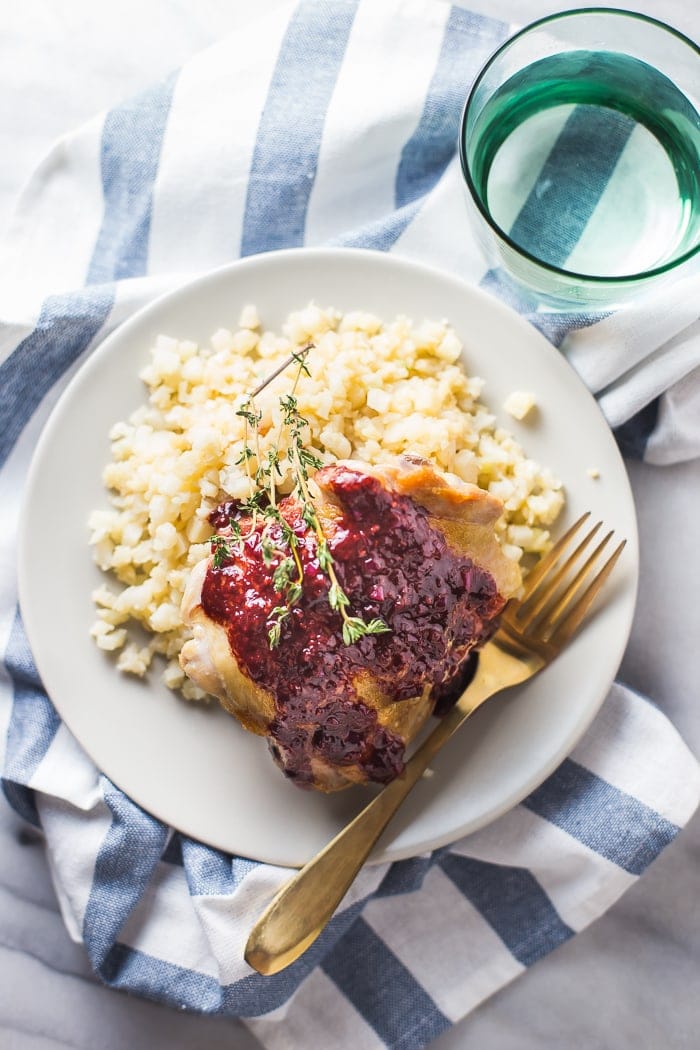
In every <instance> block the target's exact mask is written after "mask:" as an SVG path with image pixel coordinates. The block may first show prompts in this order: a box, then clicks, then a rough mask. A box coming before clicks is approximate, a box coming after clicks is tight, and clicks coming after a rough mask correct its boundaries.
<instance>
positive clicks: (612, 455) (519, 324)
mask: <svg viewBox="0 0 700 1050" xmlns="http://www.w3.org/2000/svg"><path fill="white" fill-rule="evenodd" d="M312 299H313V300H315V301H316V302H318V303H319V304H321V305H326V306H329V305H332V306H335V307H338V308H339V309H342V310H352V309H363V310H369V311H371V312H374V313H376V314H378V315H379V316H380V317H382V318H384V319H387V320H388V319H391V318H393V317H394V316H395V315H396V314H400V313H403V314H408V315H410V316H411V317H412V318H414V319H415V320H419V319H422V318H424V317H426V318H433V319H441V318H448V319H449V320H450V321H451V322H452V324H453V325H454V327H455V329H456V331H457V332H458V334H459V336H460V337H461V339H462V340H463V342H464V345H465V361H466V367H467V369H468V371H469V372H470V373H471V374H476V375H480V376H482V377H483V378H484V379H485V380H486V387H485V392H484V400H485V401H486V403H487V404H488V405H489V406H490V407H491V408H492V409H493V410H494V411H495V412H496V413H497V414H499V418H500V417H501V416H502V413H501V412H500V407H499V406H500V405H501V404H502V403H503V400H504V398H505V397H506V396H507V395H508V394H509V393H510V392H511V391H513V390H529V391H532V392H533V393H534V394H535V396H536V398H537V403H538V405H539V412H538V414H537V418H536V420H535V421H534V422H532V423H528V424H527V425H525V424H518V423H516V422H515V421H514V420H512V419H511V418H510V417H505V418H503V420H502V421H503V423H504V425H505V426H507V427H508V428H509V429H510V430H512V431H513V432H514V433H515V435H516V436H517V437H518V438H519V439H520V440H521V442H522V444H523V445H524V446H525V449H526V451H527V453H528V454H529V455H531V456H533V457H535V458H536V459H538V460H540V461H541V462H542V463H544V464H546V465H548V466H550V467H551V468H552V469H553V471H554V472H555V474H557V475H558V476H559V477H561V478H562V479H563V481H564V483H565V486H566V490H567V500H568V502H567V511H566V517H565V519H564V521H562V523H561V524H562V525H563V524H564V523H565V522H566V521H570V520H571V519H572V518H573V517H575V516H577V515H579V514H580V513H581V512H582V511H583V510H586V509H590V510H591V511H592V512H593V514H594V515H596V516H599V517H601V518H603V519H604V520H605V522H606V523H607V524H608V525H609V526H610V527H611V528H615V529H616V530H617V531H618V532H619V533H620V534H621V535H622V536H626V537H627V540H628V545H627V548H626V550H625V552H624V555H623V558H622V559H621V561H620V563H619V566H618V569H617V570H616V572H615V575H614V577H613V580H612V581H611V586H610V587H609V589H608V600H607V602H606V603H605V604H604V605H601V608H600V610H599V612H598V614H597V616H596V617H595V618H594V619H593V620H592V621H591V623H590V624H589V626H588V627H587V629H586V630H585V632H583V633H582V634H581V635H580V636H579V637H578V638H577V639H576V640H575V642H574V644H572V645H571V646H570V648H569V649H568V650H567V652H566V653H565V654H564V655H563V656H562V657H561V658H560V659H559V660H558V661H557V662H556V663H555V664H554V665H552V666H551V667H550V668H548V669H547V671H546V672H544V673H543V674H542V675H541V676H539V677H538V678H536V679H535V680H534V681H532V682H531V683H529V684H528V685H527V686H525V687H523V688H520V689H518V690H517V691H513V692H512V693H511V694H510V695H509V696H508V697H503V698H500V699H496V700H494V701H492V702H491V703H490V704H487V705H486V707H485V708H484V709H483V710H482V711H480V712H478V713H477V714H476V716H475V717H474V719H473V721H472V722H471V723H470V724H469V725H468V726H467V727H465V729H463V730H462V732H461V734H459V735H458V736H457V737H456V738H455V739H454V740H453V741H452V742H451V744H450V745H449V746H448V747H447V748H445V750H444V751H443V752H442V754H441V755H440V756H439V758H438V760H437V761H436V762H435V763H434V776H433V777H432V778H430V779H425V780H423V781H422V782H421V783H420V784H419V785H418V786H417V787H416V789H415V790H414V792H413V794H412V795H411V796H410V797H409V799H408V800H407V802H406V803H405V805H404V807H403V809H402V811H401V812H400V814H399V815H398V816H397V818H396V820H395V821H394V823H393V825H392V826H391V827H390V828H389V829H388V831H387V833H386V834H385V837H384V839H383V840H382V843H381V844H380V848H379V849H378V850H377V852H376V853H375V855H374V858H373V859H375V860H396V859H399V858H403V857H408V856H413V855H415V854H417V853H420V852H423V851H424V850H428V849H432V848H435V847H437V846H441V845H444V844H446V843H448V842H451V841H454V840H455V839H457V838H459V837H460V836H462V835H464V834H466V833H467V832H470V831H474V830H475V829H476V828H479V827H481V826H483V825H484V824H486V823H487V822H489V821H491V820H493V819H494V818H495V817H497V816H499V815H500V814H502V813H504V812H505V811H506V810H507V809H509V808H510V807H511V806H513V805H514V804H515V803H517V802H518V801H520V800H521V799H522V798H524V797H525V795H527V794H528V793H529V792H530V791H531V790H533V789H534V788H535V787H536V786H537V785H538V784H540V783H541V782H542V780H544V778H545V777H546V776H547V775H548V774H549V773H550V772H551V771H552V770H553V769H554V768H555V767H556V766H557V765H558V763H559V762H560V761H561V760H562V759H563V758H564V757H565V756H566V754H567V753H568V752H569V751H570V750H571V749H572V748H573V747H574V745H575V744H576V742H577V740H578V739H579V737H580V736H581V735H582V733H583V732H584V730H585V729H586V727H587V726H588V724H589V723H590V721H591V719H592V718H593V716H594V715H595V713H596V711H597V710H598V708H599V706H600V704H601V703H602V701H603V699H604V697H605V695H606V693H607V690H608V687H609V686H610V684H611V682H612V679H613V677H614V674H615V672H616V670H617V668H618V665H619V662H620V660H621V658H622V653H623V650H624V646H625V643H626V641H627V637H628V634H629V630H630V626H631V621H632V613H633V609H634V602H635V595H636V583H637V568H638V559H637V533H636V521H635V513H634V505H633V502H632V496H631V492H630V488H629V483H628V480H627V475H626V472H625V468H624V465H623V463H622V460H621V458H620V455H619V453H618V450H617V447H616V445H615V442H614V440H613V438H612V436H611V434H610V431H609V429H608V427H607V425H606V423H605V422H604V420H603V418H602V416H601V415H600V412H599V410H598V408H597V406H596V404H595V402H594V400H593V398H592V397H591V396H590V394H589V393H588V391H587V390H586V389H585V387H584V386H583V385H582V383H581V382H580V381H579V379H578V378H577V377H576V375H575V374H574V372H573V371H572V370H571V369H570V367H569V366H568V365H567V363H566V361H565V360H564V359H563V357H562V356H561V355H560V354H559V353H558V352H557V351H556V350H555V349H554V348H553V347H552V346H551V345H550V344H549V343H548V342H547V341H546V340H545V339H544V338H543V337H542V336H541V335H540V334H539V333H538V332H536V331H535V329H533V328H532V327H531V326H530V325H529V324H527V323H526V322H525V321H524V320H522V319H521V318H520V317H518V316H517V315H516V314H515V313H513V312H512V311H510V310H509V309H507V308H506V307H505V306H503V305H501V304H500V303H499V302H497V301H496V300H495V299H493V298H491V297H490V296H488V295H486V294H484V293H483V292H480V291H478V290H476V289H474V288H471V287H469V286H467V285H465V284H463V283H462V282H461V281H459V280H457V279H455V278H453V277H451V276H449V275H446V274H443V273H440V272H438V271H436V270H432V269H428V268H426V267H423V266H419V265H416V264H414V263H411V262H407V261H404V260H400V259H396V258H393V257H390V256H386V255H381V254H379V253H376V252H364V251H352V250H343V249H337V250H333V249H330V250H325V249H318V250H314V249H309V250H298V251H287V252H274V253H270V254H267V255H262V256H256V257H252V258H249V259H246V260H243V261H241V262H237V263H234V264H232V265H230V266H227V267H224V268H223V269H220V270H217V271H215V272H214V273H211V274H208V275H206V276H205V277H202V278H200V279H199V280H197V281H195V282H193V283H192V284H189V285H187V286H186V287H184V288H181V289H179V290H177V291H176V292H174V293H171V294H169V295H167V296H165V297H164V298H162V299H160V300H159V301H157V302H155V303H153V304H152V305H151V306H149V307H148V308H146V309H145V310H142V311H141V312H140V313H139V314H137V315H136V316H134V317H133V318H132V319H131V320H129V321H128V322H127V323H126V324H124V325H122V326H121V327H120V328H119V329H118V330H117V331H116V332H115V333H114V334H113V335H111V336H110V337H109V338H108V339H106V340H105V342H104V343H103V344H102V345H101V346H100V347H99V349H97V350H96V351H95V353H94V354H92V356H91V357H90V358H89V360H88V361H87V362H86V364H85V365H84V366H83V367H82V368H81V369H80V371H79V372H78V374H77V375H76V376H75V378H74V379H73V381H72V382H71V384H70V386H69V387H68V388H67V390H66V392H65V393H64V395H63V397H62V398H61V400H60V402H59V403H58V405H57V407H56V409H55V410H54V413H53V415H52V416H51V419H50V421H49V423H48V425H47V426H46V429H45V430H44V432H43V435H42V437H41V440H40V442H39V446H38V448H37V451H36V454H35V458H34V462H33V465H32V469H31V473H30V477H29V482H28V491H27V498H26V505H25V511H24V521H23V525H22V530H21V535H22V542H21V550H20V596H21V607H22V614H23V616H24V620H25V624H26V628H27V631H28V634H29V639H30V641H31V645H32V648H33V651H34V655H35V657H36V661H37V664H38V667H39V671H40V673H41V676H42V679H43V681H44V684H45V686H46V689H47V690H48V692H49V695H50V696H51V698H52V700H53V702H54V704H55V705H56V707H57V709H58V711H59V713H60V715H61V717H62V718H63V719H64V720H65V722H66V723H67V725H68V727H69V728H70V729H71V730H72V732H73V733H74V734H75V736H76V737H77V739H78V740H79V741H80V743H81V744H82V745H83V747H84V748H85V750H86V751H87V752H88V754H89V755H90V756H91V757H92V759H93V760H94V762H95V763H96V764H97V766H98V767H99V768H100V769H101V770H102V771H103V772H104V773H106V775H107V776H108V777H109V778H110V779H111V780H112V781H114V783H116V784H117V785H118V786H119V787H120V788H122V789H123V790H124V791H125V792H126V793H127V794H128V795H129V796H130V797H131V798H132V799H134V800H135V801H136V802H138V803H139V804H140V805H141V806H143V807H144V808H145V809H147V810H148V811H149V812H151V813H153V814H154V815H155V816H157V817H159V818H161V819H162V820H164V821H167V822H168V823H169V824H171V825H172V826H174V827H176V828H178V829H179V830H180V831H182V832H184V833H186V834H187V835H190V836H193V837H195V838H197V839H200V840H202V841H203V842H206V843H209V844H211V845H213V846H217V847H219V848H221V849H223V850H227V851H231V852H233V853H238V854H241V855H243V856H247V857H252V858H256V859H258V860H262V861H268V862H270V863H274V864H282V865H298V864H301V863H303V862H304V861H306V860H307V859H308V858H309V857H311V856H312V855H313V854H314V853H315V852H316V851H317V850H318V849H320V847H321V846H323V845H324V843H325V842H327V840H328V839H330V838H331V837H332V836H333V835H334V834H335V833H336V832H337V831H338V830H339V829H340V828H341V827H342V825H343V824H344V823H345V822H346V821H347V820H348V819H349V818H350V816H351V815H352V814H354V813H355V812H356V811H357V810H358V809H359V808H360V807H361V806H362V805H363V804H364V803H365V802H366V800H367V799H368V797H369V789H362V788H353V789H350V790H349V791H347V792H342V793H340V794H339V795H333V796H324V795H320V794H316V793H310V792H304V791H301V790H299V789H298V788H296V787H294V786H293V785H292V784H290V783H289V782H288V781H286V780H285V779H284V777H283V776H282V775H281V774H280V773H279V771H278V770H277V769H276V767H275V766H274V765H273V763H272V760H271V758H270V757H269V755H268V752H267V746H266V744H265V742H264V740H262V739H261V738H259V737H255V736H251V735H250V734H248V733H246V732H245V731H244V730H243V729H241V728H240V727H239V725H238V724H237V723H236V722H235V720H234V719H232V718H230V717H229V716H227V715H225V714H224V713H223V712H222V711H221V710H220V709H219V708H218V706H215V705H213V704H212V705H210V706H201V705H197V704H190V703H186V702H183V701H182V700H180V699H178V698H177V697H176V696H175V695H173V694H172V693H171V692H170V691H169V690H167V689H166V688H165V687H164V686H162V685H161V684H160V683H159V681H158V674H157V673H155V674H153V675H151V677H150V678H149V679H148V680H147V681H143V680H138V679H134V678H132V677H129V676H124V675H121V674H119V673H118V672H117V671H116V670H115V668H114V665H113V663H112V661H111V660H110V658H109V657H108V656H106V655H105V654H104V653H102V652H100V651H99V650H98V649H97V648H96V646H95V645H94V643H93V641H92V640H91V638H90V637H89V635H88V631H89V628H90V625H91V623H92V622H93V619H94V608H93V604H92V601H91V598H90V594H91V592H92V591H93V589H94V588H95V587H96V586H97V585H98V584H99V583H100V581H101V579H102V577H101V574H100V572H99V571H98V570H97V569H96V568H95V566H94V565H93V563H92V561H91V554H90V550H89V548H88V542H87V541H88V528H87V524H86V522H87V518H88V514H89V512H90V511H91V509H92V508H94V507H99V506H105V505H106V504H107V497H106V494H105V491H104V488H103V486H102V484H101V481H100V475H101V471H102V468H103V466H104V465H105V463H106V462H107V461H108V459H109V442H108V437H107V433H108V429H109V427H110V425H111V423H112V422H115V421H116V420H119V419H124V418H126V417H127V416H128V415H129V414H130V413H131V412H132V411H133V409H134V408H135V407H137V406H138V405H139V404H141V403H143V401H144V388H143V386H142V384H141V382H140V380H139V379H138V375H137V374H138V371H139V369H140V367H141V366H142V365H143V364H144V363H145V362H146V361H147V359H148V355H149V348H150V346H151V345H152V342H153V340H154V338H155V337H156V336H157V335H158V334H159V333H160V332H164V333H167V334H169V335H173V336H176V337H178V338H183V339H184V338H187V339H193V340H196V341H197V342H200V343H205V342H207V341H208V339H209V337H210V336H211V334H212V333H213V332H214V331H215V330H216V329H217V328H220V327H228V328H235V327H236V325H237V321H238V317H239V315H240V311H241V308H242V307H243V306H244V305H245V304H246V303H251V302H252V303H255V304H256V305H257V307H258V309H259V312H260V315H261V317H262V319H263V323H264V324H265V325H266V326H268V327H271V328H273V329H274V328H276V327H277V326H279V325H280V324H281V323H282V321H283V320H284V318H285V317H286V315H287V314H288V313H289V312H290V311H291V310H292V309H295V308H299V307H301V306H304V305H306V303H308V302H309V301H311V300H312ZM590 467H596V468H598V470H599V471H600V478H599V479H598V480H595V481H594V480H592V479H591V478H590V477H589V476H588V474H587V470H588V468H590ZM47 523H49V526H48V527H47Z"/></svg>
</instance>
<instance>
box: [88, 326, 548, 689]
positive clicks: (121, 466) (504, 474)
mask: <svg viewBox="0 0 700 1050" xmlns="http://www.w3.org/2000/svg"><path fill="white" fill-rule="evenodd" d="M310 342H312V343H313V344H314V347H313V349H312V350H311V351H310V352H309V354H308V357H307V358H306V363H307V365H308V368H309V371H310V373H311V375H310V376H302V377H301V379H300V381H299V383H298V386H297V391H296V393H297V397H298V403H299V411H300V413H301V415H302V416H304V417H305V419H307V420H308V433H307V438H306V443H307V445H308V447H309V448H312V449H313V450H314V451H315V452H316V453H317V454H318V456H319V458H320V459H321V460H323V462H324V463H333V462H335V461H336V460H338V459H349V458H352V459H359V460H364V461H366V462H368V463H381V462H383V461H385V460H387V459H389V458H391V457H393V456H395V455H398V454H400V453H402V452H406V451H410V452H413V453H417V454H419V455H422V456H424V457H425V458H426V459H428V460H430V461H431V462H432V463H434V464H435V465H436V466H437V467H439V468H440V469H442V470H444V471H446V472H448V473H450V474H453V475H457V477H459V478H461V479H463V480H464V481H469V482H474V483H476V484H478V485H480V486H481V487H482V488H485V489H488V491H489V492H491V493H493V494H494V495H495V496H497V497H499V499H501V500H502V501H503V504H504V513H503V515H502V517H501V519H500V521H499V522H498V525H497V532H498V535H499V538H500V541H501V543H502V545H503V549H504V551H505V552H506V554H508V555H509V556H510V557H512V558H513V559H515V560H516V561H519V560H520V559H521V558H522V556H523V555H524V554H530V553H536V554H539V553H541V552H543V551H545V550H546V549H547V548H548V546H549V544H550V539H549V531H548V527H549V526H550V525H551V524H552V523H553V522H554V520H555V519H556V517H557V515H558V514H559V512H560V510H561V508H562V506H563V503H564V496H563V492H562V486H561V483H560V482H559V481H558V480H557V479H555V478H554V477H553V476H552V474H551V472H550V471H549V470H547V469H546V468H543V467H542V466H540V465H539V464H538V463H535V462H534V461H533V460H532V459H528V457H527V456H526V455H525V454H524V452H523V450H522V449H521V448H520V446H519V445H518V444H517V442H516V441H515V440H514V439H513V437H512V436H511V435H510V434H509V433H507V432H506V431H505V430H503V429H501V428H500V427H497V426H496V423H495V419H494V416H493V415H491V413H490V412H489V410H488V409H487V408H486V407H485V405H484V404H483V403H482V402H481V401H480V400H479V398H480V395H481V392H482V386H483V383H482V381H481V380H480V379H477V378H476V377H470V376H467V375H466V373H465V371H464V368H463V367H462V365H461V363H460V355H461V350H462V347H461V344H460V341H459V339H458V337H457V335H456V334H455V332H454V331H453V329H452V328H451V327H450V326H449V325H448V324H447V323H446V322H434V321H424V322H422V323H421V324H417V325H416V324H414V323H413V322H412V321H410V320H409V319H408V318H405V317H398V318H397V319H396V320H394V321H392V322H390V323H388V324H387V323H384V322H382V321H380V320H379V319H378V318H377V317H374V316H371V315H369V314H366V313H357V312H355V313H347V314H345V315H343V314H341V313H339V312H338V311H337V310H334V309H333V308H327V309H321V308H320V307H318V306H315V305H310V306H308V307H307V308H306V309H304V310H301V311H299V312H298V313H293V314H291V315H290V317H289V318H288V320H287V321H286V323H285V324H284V326H283V334H282V335H276V334H275V333H273V332H270V331H264V330H262V329H261V325H260V321H259V318H258V315H257V311H256V310H255V308H254V307H252V306H248V307H246V308H245V309H244V310H243V313H242V316H241V319H240V323H239V330H238V331H237V332H235V333H234V332H230V331H228V330H227V329H220V330H219V331H217V332H215V333H214V335H213V336H212V339H211V345H210V346H208V347H203V348H200V347H198V346H197V345H196V344H195V343H192V342H187V341H180V340H177V339H174V338H170V337H167V336H159V337H158V339H157V341H156V345H155V346H154V347H153V350H152V359H151V362H150V364H149V365H147V367H146V368H145V369H144V370H143V371H142V372H141V378H142V379H143V381H144V382H145V384H146V386H147V388H148V391H149V397H148V403H147V404H144V405H142V406H141V407H140V408H137V409H136V411H135V412H133V413H132V415H131V416H130V417H129V419H128V420H127V421H125V422H120V423H117V424H115V425H114V426H113V427H112V430H111V432H110V440H111V444H112V460H111V462H110V463H108V465H107V466H106V468H105V470H104V474H103V480H104V482H105V484H106V486H107V487H108V489H109V490H110V497H111V505H112V506H111V508H110V509H108V510H95V511H94V512H93V513H92V514H91V516H90V521H89V525H90V528H91V530H92V536H91V543H92V545H93V547H94V556H95V561H96V563H97V565H98V566H99V567H100V569H103V570H104V571H106V572H109V573H110V574H111V575H112V578H113V580H115V581H116V582H117V583H118V584H119V585H120V586H119V588H118V589H115V588H113V587H110V586H108V585H107V584H104V585H102V586H101V587H99V588H98V590H97V591H95V593H94V595H93V597H94V600H95V603H96V605H97V620H96V622H95V624H94V626H93V628H92V632H91V633H92V635H93V637H94V638H95V641H96V643H97V645H98V646H99V647H100V648H101V649H104V650H108V651H114V652H117V651H118V653H119V655H118V658H117V667H118V668H119V669H120V670H122V671H127V672H131V673H133V674H137V675H143V674H145V673H146V671H147V670H148V668H149V666H150V664H151V660H152V658H153V655H154V654H155V653H160V654H162V655H163V656H164V657H165V660H166V666H165V670H164V671H163V681H164V682H165V684H166V685H167V686H169V687H170V688H171V689H179V690H180V691H181V692H182V693H183V695H184V696H185V697H187V698H188V699H201V698H202V697H203V695H204V694H203V693H202V691H201V690H200V689H199V688H197V687H196V686H195V685H194V684H193V683H192V682H190V681H189V680H187V679H186V678H185V676H184V675H183V672H182V670H181V669H180V666H179V663H178V655H179V652H180V649H181V648H182V645H183V644H184V642H185V641H186V640H187V638H188V637H189V631H187V630H186V629H185V628H184V627H183V625H182V623H181V620H180V601H181V598H182V594H183V591H184V587H185V583H186V579H187V576H188V573H189V570H190V568H191V567H192V566H193V565H194V564H195V563H196V562H198V561H199V560H200V559H201V558H203V557H205V556H206V555H207V554H208V553H209V544H208V542H207V540H208V537H209V536H210V535H211V533H212V528H211V526H210V525H209V522H208V515H209V513H210V512H211V511H212V510H213V509H214V507H216V506H217V504H218V503H220V502H221V501H222V500H223V499H226V498H234V499H235V498H245V497H246V496H248V494H249V482H248V478H247V475H246V473H245V467H244V466H241V465H236V464H237V460H239V458H240V456H241V453H242V450H243V447H244V444H245V439H244V426H245V424H244V421H243V419H242V418H241V417H240V416H237V415H236V410H237V409H238V408H239V407H240V406H241V404H242V402H243V400H244V399H245V397H246V396H247V395H248V394H249V393H250V391H251V390H253V389H254V388H255V387H256V386H257V385H258V383H260V382H261V380H262V379H264V378H265V377H266V376H268V375H270V374H271V373H272V372H274V370H275V368H276V366H277V365H279V364H281V363H282V362H283V361H284V360H285V358H287V357H288V356H289V354H290V353H291V352H292V351H293V350H295V349H300V348H302V347H304V346H306V345H307V344H308V343H310ZM295 374H296V369H295V368H294V367H291V366H290V367H289V368H288V369H286V370H285V372H284V373H283V374H281V375H280V376H279V377H278V378H277V379H275V380H274V382H272V383H271V384H270V385H269V386H267V387H266V388H265V389H264V390H263V391H262V393H260V394H259V395H258V396H257V397H256V399H255V405H256V409H257V410H258V411H259V412H261V413H262V422H261V424H260V428H259V430H260V435H259V442H260V453H261V455H263V456H264V455H265V453H266V452H267V450H268V448H269V447H270V445H271V444H278V445H279V448H280V456H281V466H282V469H283V470H284V467H285V462H286V461H285V460H284V458H282V457H283V455H284V451H285V449H286V445H285V434H284V431H282V433H281V434H280V416H281V412H280V406H279V398H280V395H282V394H284V393H288V392H289V391H290V390H291V387H292V383H293V382H294V378H295ZM248 440H249V441H250V440H251V438H250V435H249V436H248ZM254 465H255V464H254V463H253V467H254ZM291 487H292V482H291V476H290V474H289V473H287V474H285V476H284V478H283V479H282V480H281V481H280V484H279V490H280V491H281V492H288V491H290V490H291ZM137 625H140V626H141V627H142V628H144V629H145V634H144V633H143V632H142V631H139V630H138V627H137ZM135 628H136V629H135ZM139 636H140V637H139Z"/></svg>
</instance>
